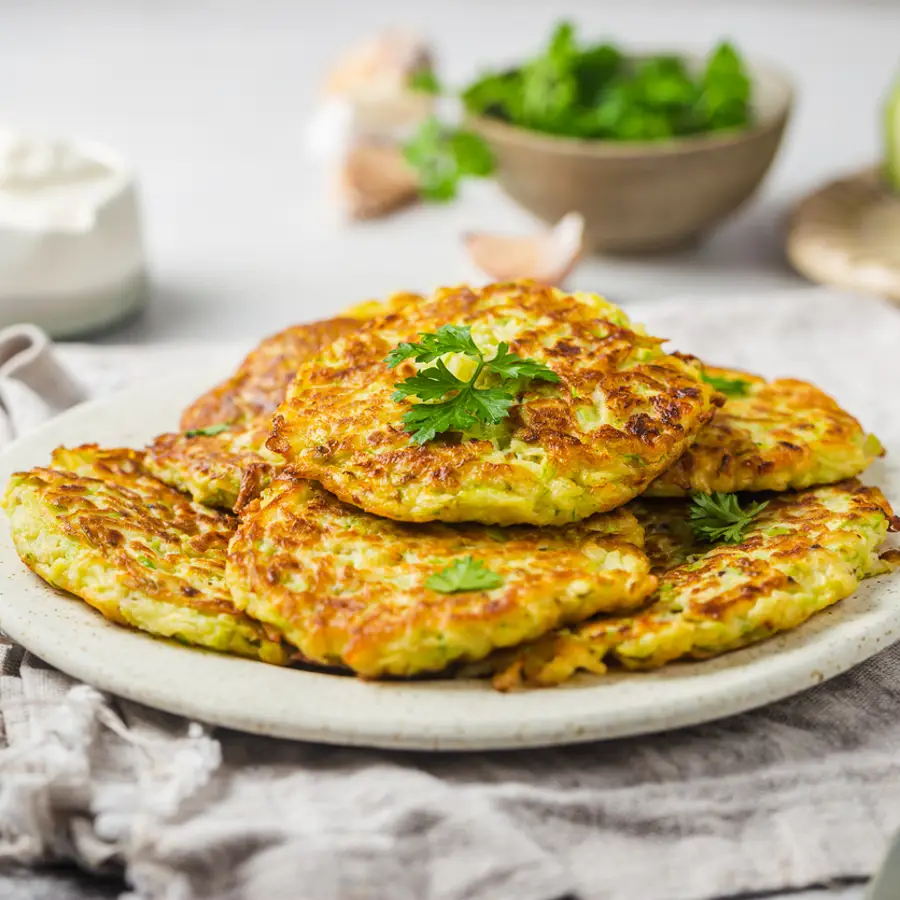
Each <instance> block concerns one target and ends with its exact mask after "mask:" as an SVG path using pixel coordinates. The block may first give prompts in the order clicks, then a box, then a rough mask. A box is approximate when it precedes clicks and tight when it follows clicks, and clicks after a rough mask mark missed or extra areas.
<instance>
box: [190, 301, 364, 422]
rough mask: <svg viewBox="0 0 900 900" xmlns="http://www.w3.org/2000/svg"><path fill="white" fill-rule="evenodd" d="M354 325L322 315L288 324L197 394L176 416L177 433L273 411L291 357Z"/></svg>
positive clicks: (293, 363) (291, 369)
mask: <svg viewBox="0 0 900 900" xmlns="http://www.w3.org/2000/svg"><path fill="white" fill-rule="evenodd" d="M358 325H359V322H358V321H357V320H356V319H351V318H343V317H341V318H336V319H326V320H325V321H324V322H311V323H309V324H307V325H294V326H292V327H291V328H286V329H285V330H284V331H281V332H279V333H278V334H273V335H272V336H271V337H268V338H266V339H265V340H264V341H263V342H262V343H261V344H260V345H259V346H258V347H257V348H256V349H255V350H253V352H252V353H250V354H249V355H248V356H247V358H246V359H245V360H244V361H243V362H242V363H241V365H240V366H239V368H238V370H237V371H236V372H235V373H234V375H232V376H231V377H230V378H228V379H226V380H225V381H223V382H222V383H221V384H218V385H216V386H215V387H214V388H212V389H211V390H210V391H208V392H207V393H205V394H203V396H202V397H198V398H197V399H196V400H195V401H194V402H193V403H192V404H191V405H190V406H189V407H188V408H187V409H186V410H185V411H184V412H183V413H182V414H181V422H180V425H181V429H182V431H191V430H192V429H196V428H205V427H207V426H209V425H217V424H219V423H240V422H246V421H248V420H249V419H253V418H255V417H256V416H259V415H261V414H262V415H264V414H266V413H272V412H274V410H275V408H276V407H277V406H278V404H279V403H280V402H281V399H282V398H283V397H284V392H285V390H286V389H287V386H288V385H289V384H290V382H291V379H292V378H293V377H294V373H295V372H296V371H297V360H302V359H307V358H308V357H309V356H311V355H312V354H314V353H317V352H318V351H319V350H321V349H322V347H324V346H325V345H326V344H330V343H331V341H333V340H334V339H335V338H337V337H340V336H341V335H342V334H346V333H347V332H350V331H353V329H355V328H356V327H357V326H358Z"/></svg>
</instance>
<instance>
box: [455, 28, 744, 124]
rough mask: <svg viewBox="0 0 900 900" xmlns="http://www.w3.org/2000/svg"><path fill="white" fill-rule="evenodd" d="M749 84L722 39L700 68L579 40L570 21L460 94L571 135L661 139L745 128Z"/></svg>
mask: <svg viewBox="0 0 900 900" xmlns="http://www.w3.org/2000/svg"><path fill="white" fill-rule="evenodd" d="M751 99H752V81H751V79H750V77H749V74H748V71H747V68H746V66H745V64H744V62H743V60H742V59H741V57H740V55H739V54H738V52H737V51H736V50H735V48H734V47H733V46H732V45H731V44H728V43H721V44H719V45H718V46H717V47H716V48H715V49H714V51H713V52H712V53H711V54H710V56H709V58H708V60H707V63H706V65H705V67H704V68H703V69H702V70H701V71H700V72H695V71H694V70H693V69H692V68H690V67H689V66H688V64H687V62H686V61H685V60H684V59H681V58H679V57H675V56H671V55H657V56H649V57H633V58H631V59H629V58H626V57H625V56H624V55H623V54H622V52H621V51H620V50H619V49H618V48H617V47H615V46H613V45H611V44H609V43H600V44H594V45H587V46H585V45H582V44H580V43H579V41H578V37H577V35H576V33H575V29H574V27H573V26H572V24H571V23H569V22H562V23H560V24H559V25H557V26H556V28H555V29H554V31H553V33H552V35H551V37H550V40H549V42H548V43H547V45H546V46H545V48H544V49H543V50H542V51H541V52H540V53H538V54H537V55H536V56H534V57H532V58H531V59H528V60H526V61H525V62H523V63H522V64H521V65H520V66H519V67H518V68H516V69H512V70H508V71H505V72H491V73H486V74H483V75H482V76H480V77H479V78H478V79H477V80H476V81H475V82H473V83H472V84H470V85H469V86H468V87H467V88H466V89H465V90H464V91H463V92H462V100H463V105H464V106H465V108H466V110H468V111H469V112H470V113H473V114H475V115H487V116H492V117H495V118H498V119H502V120H503V121H506V122H509V123H511V124H513V125H517V126H520V127H523V128H530V129H532V130H535V131H542V132H546V133H549V134H558V135H565V136H570V137H580V138H593V139H601V140H619V141H658V140H667V139H671V138H673V137H678V136H681V135H691V134H702V133H705V132H713V131H719V130H723V129H728V128H742V127H746V125H747V124H749V122H750V120H751V117H752V116H751Z"/></svg>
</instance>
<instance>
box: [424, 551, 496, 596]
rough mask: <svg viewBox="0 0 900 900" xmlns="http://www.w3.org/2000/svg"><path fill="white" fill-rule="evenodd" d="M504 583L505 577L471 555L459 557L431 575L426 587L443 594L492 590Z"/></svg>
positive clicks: (426, 581)
mask: <svg viewBox="0 0 900 900" xmlns="http://www.w3.org/2000/svg"><path fill="white" fill-rule="evenodd" d="M502 584H503V579H502V578H501V577H500V576H499V575H498V574H497V573H496V572H492V571H491V570H490V569H489V568H488V567H487V566H486V565H485V564H484V563H483V562H481V561H480V560H477V559H473V558H472V557H471V556H466V557H463V559H457V560H456V561H455V562H452V563H450V565H449V566H447V568H446V569H443V570H442V571H440V572H436V573H435V574H434V575H429V577H428V578H427V579H426V580H425V587H427V588H429V589H430V590H432V591H437V592H438V593H441V594H459V593H463V592H464V591H490V590H493V589H494V588H498V587H500V586H501V585H502Z"/></svg>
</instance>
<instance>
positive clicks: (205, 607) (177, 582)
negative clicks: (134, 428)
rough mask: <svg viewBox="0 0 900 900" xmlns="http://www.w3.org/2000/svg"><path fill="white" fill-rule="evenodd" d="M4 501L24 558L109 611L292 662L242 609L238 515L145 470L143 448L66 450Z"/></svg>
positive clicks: (159, 629) (212, 645)
mask: <svg viewBox="0 0 900 900" xmlns="http://www.w3.org/2000/svg"><path fill="white" fill-rule="evenodd" d="M3 508H4V509H5V511H6V513H7V515H8V516H9V519H10V523H11V527H12V537H13V541H14V543H15V545H16V549H17V550H18V552H19V555H20V556H21V558H22V560H23V561H24V562H25V564H26V565H27V566H28V567H29V568H30V569H31V570H32V571H34V572H35V573H37V574H38V575H40V576H41V578H43V579H44V580H45V581H47V582H49V583H50V584H52V585H54V586H55V587H58V588H61V589H62V590H66V591H69V592H71V593H73V594H75V595H76V596H78V597H81V598H82V599H83V600H85V601H87V603H89V604H90V605H91V606H93V607H94V608H95V609H97V610H99V611H100V612H101V613H103V615H104V616H106V618H108V619H111V620H112V621H114V622H118V623H120V624H123V625H132V626H134V627H135V628H139V629H141V630H143V631H148V632H150V633H151V634H155V635H161V636H164V637H171V638H175V639H177V640H180V641H182V642H183V643H187V644H194V645H197V646H201V647H207V648H209V649H213V650H221V651H226V652H229V653H235V654H239V655H241V656H249V657H253V658H256V659H261V660H263V661H264V662H271V663H284V662H286V661H287V652H286V648H285V645H284V644H282V642H281V639H280V636H279V635H278V634H277V633H276V632H275V631H274V629H272V628H271V627H269V626H265V625H261V624H260V623H259V622H256V621H254V620H252V619H251V618H250V617H249V616H247V615H246V614H244V613H242V612H239V611H238V610H237V609H235V607H234V604H233V603H232V601H231V594H230V593H229V591H228V588H227V586H226V584H225V555H226V550H227V547H228V542H229V540H230V539H231V536H232V535H233V534H234V531H235V528H236V524H237V523H236V520H235V518H234V517H233V516H231V515H229V514H227V513H220V512H215V511H213V510H210V509H206V508H205V507H203V506H200V505H198V504H196V503H192V502H190V501H189V500H188V499H187V498H186V497H185V496H184V495H183V494H180V493H178V491H175V490H172V489H171V488H169V487H166V486H165V485H163V484H161V483H160V482H158V481H157V480H156V479H155V478H152V477H151V476H150V475H148V474H147V473H146V471H145V470H144V467H143V455H142V454H141V453H139V452H137V451H135V450H101V449H100V448H98V447H97V446H96V445H86V446H83V447H77V448H75V449H72V450H66V449H62V448H60V449H59V450H56V451H55V452H54V454H53V459H52V463H51V467H49V468H36V469H32V470H31V471H29V472H19V473H17V474H16V475H13V476H12V478H11V479H10V482H9V486H8V487H7V490H6V495H5V497H4V499H3Z"/></svg>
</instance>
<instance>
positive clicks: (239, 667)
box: [0, 375, 900, 750]
mask: <svg viewBox="0 0 900 900" xmlns="http://www.w3.org/2000/svg"><path fill="white" fill-rule="evenodd" d="M214 380H215V379H214V378H210V377H209V376H208V375H206V376H203V375H199V376H197V377H192V378H187V379H184V378H182V379H180V380H179V382H178V383H162V384H160V383H157V384H145V385H143V386H141V387H140V388H139V389H133V390H127V391H123V392H121V393H119V394H117V395H115V396H114V397H112V398H111V399H106V400H103V401H97V402H93V403H89V404H85V405H83V406H81V407H79V408H77V409H75V410H72V411H70V412H68V413H65V414H63V415H62V416H59V417H58V418H56V419H55V420H53V421H52V422H50V423H48V424H46V425H44V426H42V427H41V428H39V429H38V430H36V431H34V432H32V433H31V434H30V435H29V436H27V437H25V438H23V439H21V440H20V441H18V442H17V443H16V444H14V445H12V446H11V447H10V448H9V449H7V450H6V451H5V452H4V453H3V454H2V457H0V479H2V480H3V481H4V482H5V481H6V479H7V477H8V476H9V474H10V473H11V472H13V471H15V470H19V469H25V468H29V467H31V466H33V465H35V464H39V463H41V462H43V461H44V460H45V459H46V458H47V456H48V454H49V453H50V451H51V450H52V449H53V448H54V447H56V446H57V445H58V444H61V443H62V444H76V443H82V442H85V441H97V442H99V443H101V444H106V445H109V446H112V445H122V444H125V445H131V446H141V445H142V444H143V443H144V442H145V441H146V440H147V439H149V438H150V437H152V436H153V435H155V434H157V433H159V432H161V431H164V430H166V429H169V428H172V427H174V425H175V420H176V417H177V410H178V409H180V408H181V407H183V406H185V405H186V404H187V402H188V401H189V400H190V399H191V398H192V397H194V396H195V395H196V394H198V393H199V392H200V391H201V390H202V389H204V388H205V387H206V386H207V385H208V384H209V383H211V382H212V381H214ZM868 480H870V481H874V482H875V483H880V484H881V486H882V487H884V488H885V489H886V490H887V491H888V493H889V494H891V495H893V496H894V497H895V498H896V497H898V496H900V473H898V471H896V469H895V470H890V469H889V468H888V467H887V465H886V464H885V463H884V462H879V463H878V464H876V466H875V467H874V468H873V470H872V473H871V475H870V477H869V479H868ZM0 573H2V582H0V583H2V595H0V627H2V628H3V630H4V631H5V632H6V633H7V634H9V635H10V637H12V638H13V639H14V640H16V641H18V642H19V643H21V644H23V645H24V646H25V647H27V648H28V649H29V650H31V651H32V652H33V653H35V654H37V655H38V656H40V657H41V658H43V659H44V660H45V661H46V662H48V663H50V664H51V665H53V666H56V667H57V668H59V669H61V670H62V671H64V672H67V673H68V674H69V675H72V676H74V677H75V678H78V679H81V680H83V681H86V682H88V683H90V684H93V685H95V686H96V687H98V688H101V689H103V690H107V691H110V692H112V693H115V694H118V695H120V696H123V697H126V698H128V699H130V700H135V701H139V702H141V703H145V704H147V705H149V706H153V707H158V708H160V709H164V710H168V711H170V712H173V713H179V714H181V715H184V716H189V717H192V718H196V719H199V720H202V721H205V722H209V723H213V724H216V725H224V726H228V727H231V728H236V729H239V730H242V731H249V732H254V733H258V734H266V735H276V736H279V737H285V738H294V739H298V740H310V741H321V742H325V743H332V744H361V745H368V746H377V747H401V748H415V749H421V750H445V749H446V750H451V749H452V750H480V749H488V748H512V747H537V746H543V745H551V744H567V743H575V742H579V741H588V740H603V739H609V738H615V737H621V736H625V735H635V734H641V733H646V732H654V731H662V730H665V729H671V728H677V727H680V726H685V725H692V724H695V723H700V722H706V721H709V720H712V719H717V718H720V717H723V716H728V715H731V714H733V713H738V712H741V711H743V710H747V709H750V708H752V707H756V706H760V705H762V704H765V703H770V702H772V701H774V700H778V699H780V698H782V697H786V696H788V695H790V694H793V693H796V692H797V691H801V690H803V689H804V688H807V687H809V686H811V685H814V684H818V683H819V682H821V681H824V680H825V679H828V678H832V677H834V676H835V675H837V674H839V673H840V672H843V671H845V670H846V669H849V668H850V667H851V666H853V665H855V664H857V663H859V662H861V661H862V660H864V659H866V658H868V657H869V656H872V655H873V654H874V653H876V652H877V651H878V650H879V649H881V648H882V647H884V646H886V645H887V644H889V643H892V642H893V641H894V640H895V639H896V636H897V635H900V579H891V578H889V577H888V578H881V579H875V580H872V581H870V582H868V583H866V584H864V585H863V587H862V588H861V589H860V590H859V591H858V592H857V593H856V594H855V595H854V596H853V597H851V598H850V599H848V600H845V601H844V602H842V603H840V604H839V605H838V606H837V607H835V608H833V609H832V610H830V611H828V612H825V613H823V614H821V615H819V616H817V617H815V618H814V619H813V620H812V621H810V622H809V623H807V624H806V625H804V626H803V627H801V628H799V629H797V630H796V631H794V632H791V633H789V634H786V635H784V636H782V637H778V638H775V639H773V640H770V641H768V642H766V643H763V644H760V645H757V646H756V647H753V648H750V649H747V650H742V651H739V652H736V653H733V654H731V655H728V656H725V657H722V658H719V659H717V660H713V661H708V662H702V663H691V664H678V665H673V666H671V667H669V668H666V669H663V670H660V671H658V672H652V673H644V674H612V675H608V676H605V677H594V676H591V677H581V678H578V679H576V680H575V681H573V682H572V683H571V684H569V685H567V686H565V687H561V688H555V689H543V690H530V691H522V692H517V693H512V694H500V693H497V692H495V691H494V690H492V689H491V687H490V686H489V685H488V684H486V683H483V682H480V681H459V680H434V681H418V682H408V683H396V682H394V683H390V682H383V683H367V682H364V681H360V680H358V679H355V678H350V677H344V676H338V675H329V674H320V673H314V672H307V671H301V670H294V669H282V668H277V667H274V666H267V665H264V664H262V663H255V662H250V661H247V660H243V659H237V658H232V657H227V656H222V655H218V654H216V653H212V652H204V651H199V650H192V649H188V648H186V647H183V646H180V645H177V644H174V643H170V642H167V641H164V640H157V639H154V638H152V637H149V636H147V635H144V634H140V633H138V632H134V631H129V630H127V629H124V628H121V627H119V626H116V625H113V624H111V623H109V622H107V621H106V620H104V619H103V618H101V617H100V615H99V614H97V613H95V612H93V611H92V610H91V609H90V608H89V607H88V606H87V605H85V604H84V603H82V602H81V601H79V600H76V599H74V598H72V597H70V596H68V595H66V594H63V593H61V592H58V591H55V590H53V589H52V588H50V587H48V586H47V585H46V584H45V583H44V582H42V581H41V580H40V579H38V578H37V577H36V576H34V575H32V574H31V573H30V572H29V571H28V570H27V569H26V568H25V567H24V566H23V565H22V563H21V562H20V561H19V559H18V557H17V556H16V553H15V551H14V549H13V545H12V542H11V540H10V537H9V533H8V529H7V528H6V527H5V524H4V526H3V527H2V528H0Z"/></svg>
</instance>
